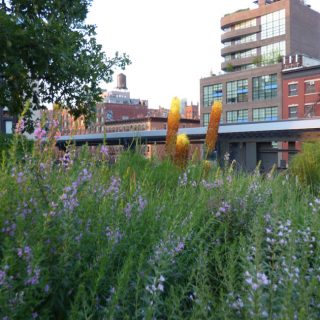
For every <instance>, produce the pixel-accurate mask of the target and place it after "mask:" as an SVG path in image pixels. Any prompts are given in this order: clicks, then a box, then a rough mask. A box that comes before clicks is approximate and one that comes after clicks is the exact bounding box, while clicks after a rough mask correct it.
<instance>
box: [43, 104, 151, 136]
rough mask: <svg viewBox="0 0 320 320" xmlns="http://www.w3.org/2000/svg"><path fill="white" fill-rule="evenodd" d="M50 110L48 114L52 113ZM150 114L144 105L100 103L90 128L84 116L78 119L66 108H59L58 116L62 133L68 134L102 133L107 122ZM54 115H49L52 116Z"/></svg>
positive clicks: (143, 116)
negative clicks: (86, 125) (86, 124)
mask: <svg viewBox="0 0 320 320" xmlns="http://www.w3.org/2000/svg"><path fill="white" fill-rule="evenodd" d="M52 112H53V111H52V110H49V111H48V112H47V114H50V113H51V114H52ZM147 115H148V107H147V106H144V105H128V104H124V103H122V104H117V103H100V104H97V106H96V116H95V119H94V121H93V122H92V123H91V124H90V126H89V127H88V128H85V123H84V118H83V117H80V118H78V119H77V120H75V119H74V118H73V116H71V115H70V114H69V113H68V112H67V111H66V110H57V111H56V118H57V119H58V120H59V122H60V126H61V128H60V130H61V134H62V135H68V134H86V133H102V132H104V126H105V124H106V123H109V122H114V121H121V120H130V119H137V118H138V119H139V118H145V117H146V116H147ZM51 117H52V115H50V116H49V118H51Z"/></svg>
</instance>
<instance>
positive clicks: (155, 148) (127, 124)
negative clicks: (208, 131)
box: [105, 117, 202, 159]
mask: <svg viewBox="0 0 320 320" xmlns="http://www.w3.org/2000/svg"><path fill="white" fill-rule="evenodd" d="M167 121H168V119H167V118H166V117H146V118H140V119H128V120H121V121H113V122H109V123H106V125H105V132H106V133H107V134H108V132H125V131H144V130H165V129H167ZM199 126H200V120H199V119H198V120H196V119H183V118H182V119H181V120H180V128H195V127H199ZM201 147H202V145H201V144H191V145H190V153H189V156H190V158H191V157H192V156H194V155H196V157H198V158H200V155H201ZM143 148H144V149H143V150H142V152H143V154H144V155H145V156H146V157H147V158H151V157H157V158H160V159H162V158H163V157H164V156H165V146H164V145H163V144H152V145H146V146H144V147H143ZM112 150H113V152H115V150H118V151H120V150H122V147H120V149H119V147H118V149H117V148H116V147H112Z"/></svg>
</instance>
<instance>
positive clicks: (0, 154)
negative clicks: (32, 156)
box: [0, 134, 33, 163]
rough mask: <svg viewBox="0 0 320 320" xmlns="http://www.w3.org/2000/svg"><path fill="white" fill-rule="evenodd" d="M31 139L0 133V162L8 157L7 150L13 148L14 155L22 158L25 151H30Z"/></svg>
mask: <svg viewBox="0 0 320 320" xmlns="http://www.w3.org/2000/svg"><path fill="white" fill-rule="evenodd" d="M32 147H33V141H31V140H27V139H26V138H25V137H24V136H16V137H15V136H13V135H8V134H0V163H1V162H2V161H4V160H5V159H8V158H9V157H10V155H9V151H10V150H11V151H13V149H14V150H15V155H14V156H15V157H16V158H17V159H20V160H21V159H22V158H23V157H24V155H25V153H26V152H27V153H31V151H32Z"/></svg>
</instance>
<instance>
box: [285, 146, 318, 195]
mask: <svg viewBox="0 0 320 320" xmlns="http://www.w3.org/2000/svg"><path fill="white" fill-rule="evenodd" d="M290 172H291V174H292V175H294V176H297V177H298V179H299V181H300V182H301V183H302V184H303V185H304V186H310V187H311V189H312V190H314V191H315V192H317V191H319V187H320V142H319V141H312V142H305V143H303V144H302V152H300V153H299V154H297V155H295V156H294V158H293V159H292V161H291V163H290Z"/></svg>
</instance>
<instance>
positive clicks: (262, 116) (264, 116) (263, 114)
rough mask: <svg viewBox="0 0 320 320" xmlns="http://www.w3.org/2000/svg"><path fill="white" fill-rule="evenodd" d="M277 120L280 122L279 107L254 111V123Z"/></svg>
mask: <svg viewBox="0 0 320 320" xmlns="http://www.w3.org/2000/svg"><path fill="white" fill-rule="evenodd" d="M275 120H278V107H267V108H257V109H253V121H275Z"/></svg>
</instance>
